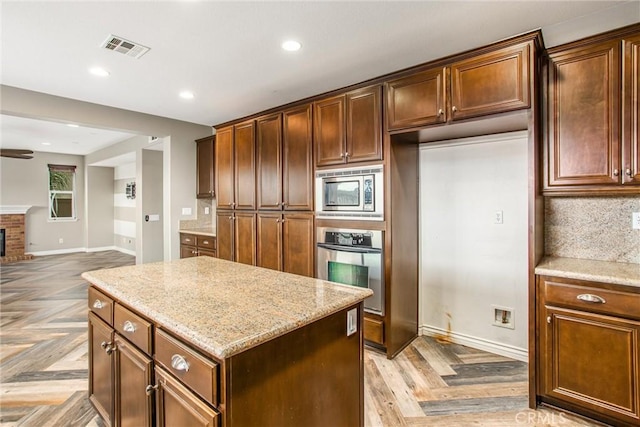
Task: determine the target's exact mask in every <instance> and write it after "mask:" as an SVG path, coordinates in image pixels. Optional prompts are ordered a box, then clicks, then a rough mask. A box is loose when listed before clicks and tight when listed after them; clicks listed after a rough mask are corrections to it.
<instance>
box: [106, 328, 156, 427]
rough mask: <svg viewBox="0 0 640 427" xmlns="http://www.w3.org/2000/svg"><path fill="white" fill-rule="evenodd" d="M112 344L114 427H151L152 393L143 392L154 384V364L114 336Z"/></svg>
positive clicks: (144, 355) (125, 341)
mask: <svg viewBox="0 0 640 427" xmlns="http://www.w3.org/2000/svg"><path fill="white" fill-rule="evenodd" d="M114 344H115V348H116V351H115V352H114V358H115V393H114V396H115V413H116V414H117V418H116V419H117V424H116V425H118V426H123V427H124V426H131V427H137V426H152V425H153V397H152V394H153V393H151V392H146V389H147V387H149V386H152V385H153V383H154V382H153V381H154V380H153V362H152V360H151V358H150V357H149V356H147V355H146V354H144V353H142V352H141V351H139V350H137V349H136V348H135V347H134V346H133V345H132V344H130V343H129V342H128V341H127V340H125V339H123V338H121V337H119V336H118V335H117V334H116V336H115V339H114Z"/></svg>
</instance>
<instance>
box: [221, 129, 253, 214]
mask: <svg viewBox="0 0 640 427" xmlns="http://www.w3.org/2000/svg"><path fill="white" fill-rule="evenodd" d="M216 135H217V141H216V145H215V147H216V149H215V152H216V161H217V162H216V168H215V169H216V185H217V192H216V193H217V205H218V208H220V209H255V206H256V190H255V122H254V121H253V120H248V121H246V122H242V123H239V124H237V125H234V126H233V127H228V128H223V129H219V130H218V132H217V134H216Z"/></svg>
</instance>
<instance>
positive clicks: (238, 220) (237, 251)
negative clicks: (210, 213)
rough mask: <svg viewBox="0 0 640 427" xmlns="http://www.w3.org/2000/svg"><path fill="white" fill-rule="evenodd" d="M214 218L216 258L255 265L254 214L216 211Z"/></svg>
mask: <svg viewBox="0 0 640 427" xmlns="http://www.w3.org/2000/svg"><path fill="white" fill-rule="evenodd" d="M216 216H217V230H216V241H217V242H216V244H217V251H216V252H217V256H218V258H221V259H226V260H228V261H237V262H241V263H244V264H249V265H256V214H255V213H254V212H244V211H218V212H217V213H216Z"/></svg>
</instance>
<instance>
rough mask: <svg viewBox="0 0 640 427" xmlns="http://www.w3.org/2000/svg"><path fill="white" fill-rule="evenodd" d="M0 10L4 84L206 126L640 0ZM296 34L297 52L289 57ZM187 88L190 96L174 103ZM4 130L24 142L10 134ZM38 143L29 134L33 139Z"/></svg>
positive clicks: (594, 28) (557, 36) (548, 39)
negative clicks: (139, 49) (110, 46)
mask: <svg viewBox="0 0 640 427" xmlns="http://www.w3.org/2000/svg"><path fill="white" fill-rule="evenodd" d="M0 7H1V8H2V9H1V24H2V25H1V28H2V29H1V36H2V37H1V39H2V41H1V51H0V52H1V59H2V61H1V62H2V73H1V76H0V78H1V80H0V81H1V83H2V84H3V85H8V86H15V87H19V88H24V89H29V90H34V91H38V92H44V93H48V94H53V95H58V96H63V97H67V98H73V99H78V100H82V101H88V102H93V103H98V104H104V105H108V106H112V107H118V108H123V109H128V110H133V111H139V112H144V113H148V114H153V115H157V116H163V117H169V118H173V119H179V120H185V121H188V122H193V123H198V124H204V125H215V124H218V123H222V122H225V121H228V120H232V119H235V118H239V117H242V116H246V115H249V114H252V113H255V112H259V111H261V110H265V109H267V108H271V107H275V106H278V105H282V104H285V103H288V102H291V101H295V100H298V99H301V98H305V97H308V96H313V95H316V94H320V93H323V92H326V91H329V90H333V89H337V88H340V87H344V86H348V85H351V84H354V83H358V82H361V81H364V80H367V79H370V78H373V77H376V76H380V75H383V74H386V73H390V72H393V71H396V70H399V69H402V68H406V67H409V66H412V65H416V64H419V63H422V62H426V61H429V60H433V59H436V58H440V57H443V56H447V55H450V54H454V53H458V52H462V51H465V50H468V49H472V48H475V47H479V46H483V45H486V44H489V43H492V42H494V41H497V40H500V39H503V38H507V37H510V36H513V35H516V34H519V33H522V32H527V31H531V30H534V29H537V28H542V31H543V37H544V39H545V44H546V46H547V47H550V46H553V45H557V44H561V43H564V42H568V41H571V40H575V39H577V38H580V37H583V36H587V35H591V34H594V33H598V32H602V31H606V30H608V29H612V28H616V27H619V26H622V25H627V24H630V23H634V22H638V21H640V1H638V0H629V1H492V2H488V1H413V2H394V1H386V2H368V1H348V2H333V1H332V2H326V1H324V2H321V1H316V2H308V1H304V2H303V1H294V2H289V1H283V2H268V1H258V2H217V1H187V0H183V1H163V2H152V1H110V2H100V1H87V2H77V1H73V2H62V1H44V2H34V1H2V3H1V5H0ZM109 34H115V35H118V36H121V37H124V38H127V39H130V40H132V41H134V42H137V43H140V44H143V45H145V46H148V47H150V48H151V50H150V51H149V52H148V53H147V54H146V55H144V56H143V57H142V58H140V59H134V58H131V57H128V56H125V55H122V54H119V53H115V52H113V51H109V50H106V49H103V48H101V47H100V44H101V43H102V42H103V41H104V40H105V38H106V37H107V36H108V35H109ZM288 38H295V39H297V40H299V41H300V42H301V43H302V49H301V50H300V51H299V52H296V53H291V52H285V51H283V50H282V49H281V48H280V44H281V42H282V41H283V40H285V39H288ZM93 66H101V67H103V68H105V69H107V70H108V71H109V72H110V73H111V75H110V76H109V77H108V78H98V77H95V76H93V75H91V74H89V73H88V69H89V68H90V67H93ZM182 90H191V91H193V92H194V93H195V98H194V99H193V100H184V99H181V98H179V97H178V93H179V92H180V91H182ZM5 123H8V124H9V125H11V121H6V120H3V121H2V126H3V127H2V137H3V146H4V145H5V142H4V139H5ZM72 130H73V129H72ZM75 130H77V129H75ZM47 132H48V134H49V135H51V133H52V130H51V129H48V130H47ZM8 135H17V131H16V130H15V128H14V129H13V130H12V131H11V133H10V134H9V133H8ZM89 135H91V133H89ZM36 136H37V135H29V134H25V135H24V137H25V138H28V140H29V141H30V142H31V143H34V144H35V143H36V142H34V141H32V139H35V137H36ZM94 136H95V135H94ZM87 137H89V136H87ZM111 137H115V135H114V134H112V133H111V134H108V135H105V141H107V140H108V139H109V138H111ZM16 138H17V136H16ZM71 139H73V138H71ZM105 141H103V142H105ZM18 142H19V141H17V139H16V143H18ZM71 144H73V141H71ZM87 147H88V149H92V147H93V146H92V145H90V144H87ZM11 148H18V147H17V146H16V147H11ZM38 148H40V147H38ZM40 151H42V150H40Z"/></svg>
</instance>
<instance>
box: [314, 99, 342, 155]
mask: <svg viewBox="0 0 640 427" xmlns="http://www.w3.org/2000/svg"><path fill="white" fill-rule="evenodd" d="M344 103H345V97H344V95H340V96H336V97H333V98H327V99H324V100H322V101H318V102H316V103H315V104H314V107H313V114H314V118H313V126H314V134H313V137H314V142H315V146H316V166H329V165H340V164H343V163H345V162H346V157H345V144H346V132H345V128H344Z"/></svg>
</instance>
